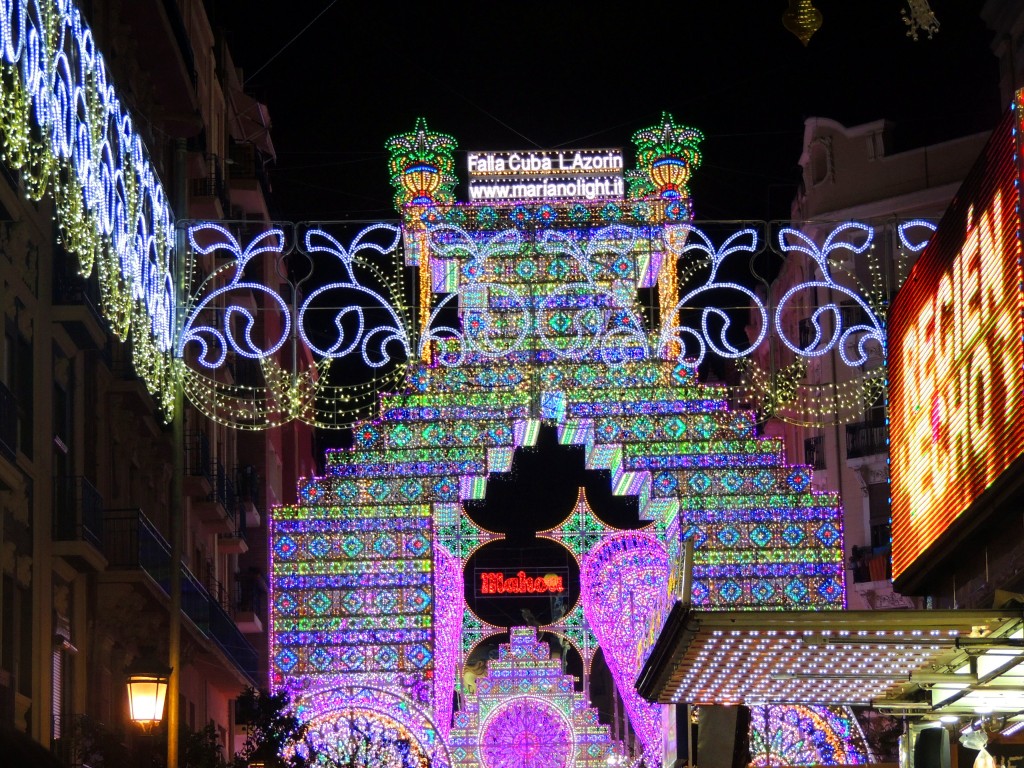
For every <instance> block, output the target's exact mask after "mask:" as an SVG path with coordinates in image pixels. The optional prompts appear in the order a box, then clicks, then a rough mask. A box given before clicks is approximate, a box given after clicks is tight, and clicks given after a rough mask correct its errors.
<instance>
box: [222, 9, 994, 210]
mask: <svg viewBox="0 0 1024 768" xmlns="http://www.w3.org/2000/svg"><path fill="white" fill-rule="evenodd" d="M815 4H816V6H817V7H818V8H819V9H820V10H821V12H822V14H823V15H824V24H823V26H822V27H821V29H820V30H819V31H818V32H817V34H816V35H815V36H814V37H813V38H812V39H811V41H810V44H809V45H808V46H807V47H806V48H805V47H804V46H803V45H802V44H801V43H800V41H799V40H797V38H796V37H795V36H794V35H793V34H792V33H790V32H789V31H788V30H786V29H785V28H784V27H783V25H782V21H781V17H782V14H783V12H784V11H785V10H786V5H787V2H786V0H735V1H734V2H725V1H724V0H722V1H717V2H703V3H694V2H677V3H671V4H669V3H646V4H639V3H637V4H623V5H622V6H617V7H616V9H615V11H614V12H611V13H608V12H599V11H597V10H596V5H594V4H583V3H569V2H545V3H535V2H517V3H494V2H485V3H481V2H475V3H459V2H446V3H420V4H412V3H383V2H364V3H349V2H342V1H341V0H338V1H337V2H334V3H333V4H331V0H318V2H316V3H313V2H301V1H300V2H292V3H277V4H275V5H274V7H275V8H276V9H284V8H287V9H290V12H286V11H284V10H275V12H274V14H273V15H267V14H262V13H259V12H257V11H254V6H253V4H252V3H251V1H250V0H212V2H211V3H210V6H211V14H212V16H213V20H214V24H215V26H216V27H218V28H219V29H221V30H222V31H223V32H224V33H225V34H226V35H227V36H228V40H229V43H230V46H231V49H232V52H233V55H234V58H235V63H236V65H237V66H239V67H241V68H242V69H243V71H244V73H245V75H244V76H245V77H246V79H247V82H246V89H247V91H248V92H249V93H250V94H252V95H254V96H255V97H256V98H258V99H259V100H261V101H263V102H264V103H266V104H267V106H268V107H269V110H270V115H271V117H272V120H273V133H272V135H273V139H274V143H275V145H276V148H277V152H278V157H277V162H276V164H274V165H272V166H271V168H270V175H271V180H272V183H273V189H274V195H273V200H272V205H273V212H274V215H275V217H277V218H279V219H282V220H318V219H319V220H335V219H357V220H358V219H373V218H380V217H389V218H394V217H395V211H394V209H393V207H392V203H391V197H392V190H391V188H390V186H389V184H388V178H387V177H388V174H387V154H386V152H385V151H384V143H385V141H387V139H388V138H389V137H390V136H392V135H394V134H396V133H401V132H406V131H410V130H412V128H413V123H414V121H415V119H416V118H417V117H420V116H422V117H425V118H426V119H427V123H428V125H429V127H430V128H431V129H432V130H436V131H441V132H444V133H448V134H451V135H453V136H454V137H455V138H456V140H457V141H458V145H459V148H460V150H463V151H460V152H459V154H458V155H457V157H456V172H457V174H458V175H459V176H460V177H461V178H462V179H465V174H466V170H465V164H466V160H465V152H464V151H465V150H516V149H530V148H543V149H555V148H562V147H572V148H604V147H621V148H623V149H624V150H625V151H626V157H627V167H631V164H632V143H631V137H632V134H633V133H634V132H635V131H636V130H638V129H641V128H645V127H648V126H651V125H654V124H656V123H658V121H659V119H660V116H661V113H662V111H668V112H670V113H671V114H672V115H673V116H674V117H675V119H676V121H677V122H679V123H683V124H686V125H690V126H693V127H695V128H698V129H700V130H701V131H703V132H704V134H705V137H706V139H705V141H704V143H703V145H702V148H703V153H704V163H703V166H702V167H701V168H700V170H699V171H698V172H697V174H696V178H695V181H694V182H693V184H692V191H693V196H694V201H695V209H696V211H695V212H696V216H697V218H699V219H700V218H702V219H771V218H786V217H788V212H789V202H790V200H791V199H792V196H793V193H794V190H795V188H796V182H797V181H798V179H799V172H798V167H797V160H798V158H799V156H800V151H801V139H802V135H803V121H804V119H805V118H806V117H809V116H817V117H829V118H832V119H836V120H839V121H840V122H842V123H844V124H846V125H856V124H860V123H863V122H868V121H872V120H877V119H880V118H883V117H884V118H889V119H892V120H895V121H897V124H898V126H899V130H898V132H897V137H898V138H899V139H900V141H901V144H902V145H903V146H902V147H901V148H904V149H905V148H909V147H912V146H915V145H921V144H923V143H928V142H931V141H936V140H942V139H946V138H952V137H954V136H957V135H962V134H966V133H970V132H973V131H977V130H986V129H989V128H991V127H992V125H994V123H995V120H996V119H997V116H998V114H999V111H1000V110H1001V108H1002V106H1003V105H1001V104H1000V103H999V95H998V87H997V77H998V67H997V62H996V59H995V57H994V56H993V55H992V53H991V51H990V42H991V38H992V34H991V32H989V31H988V30H987V29H986V28H985V25H984V23H983V22H982V21H981V19H980V17H979V16H978V9H979V8H980V6H981V3H980V2H979V3H976V2H964V1H963V0H931V6H932V8H933V10H934V11H935V13H936V15H937V17H938V19H939V21H940V23H941V27H940V29H939V32H938V34H937V35H936V36H935V37H934V38H933V39H932V40H928V39H926V38H922V39H920V40H919V41H917V42H914V41H912V40H911V39H910V38H909V37H908V36H907V34H906V30H907V26H906V25H905V24H904V22H903V20H902V19H901V17H900V9H901V8H905V7H906V5H907V4H906V2H905V0H877V1H875V2H850V0H815ZM325 8H326V11H324V9H325ZM640 9H644V12H642V13H641V12H639V11H640ZM321 11H324V12H323V13H322V15H321ZM318 16H319V18H317V17H318ZM314 19H315V21H314ZM311 22H312V23H311ZM307 26H308V28H306V27H307ZM303 29H305V31H303ZM296 35H297V36H298V37H296ZM293 39H294V42H291V43H290V44H289V45H287V47H284V49H283V50H282V47H283V46H285V44H286V43H289V41H291V40H293Z"/></svg>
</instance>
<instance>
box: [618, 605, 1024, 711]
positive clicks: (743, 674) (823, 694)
mask: <svg viewBox="0 0 1024 768" xmlns="http://www.w3.org/2000/svg"><path fill="white" fill-rule="evenodd" d="M1022 661H1024V620H1022V614H1021V612H1020V611H993V610H987V611H986V610H938V611H937V610H899V611H702V610H694V609H691V608H689V607H688V606H686V605H685V604H684V603H677V604H676V606H675V608H674V609H673V610H672V612H671V614H670V615H669V618H668V620H667V621H666V623H665V627H664V628H663V629H662V631H661V634H660V635H659V637H658V640H657V642H656V643H655V645H654V648H653V649H652V651H651V653H650V655H649V657H648V660H647V662H646V664H645V665H644V668H643V670H642V671H641V674H640V677H639V679H638V680H637V689H638V690H639V692H640V694H641V695H642V696H644V697H645V698H647V699H648V700H650V701H656V702H660V703H663V704H680V703H687V704H695V705H701V704H704V705H710V704H722V705H730V704H731V705H747V706H751V705H755V704H846V705H850V706H867V707H873V708H875V709H878V710H880V711H886V712H889V713H893V714H906V715H919V716H921V717H925V718H936V719H937V718H939V717H941V716H943V715H947V716H952V715H957V716H960V717H968V716H976V715H989V716H995V717H1000V718H1003V719H1004V720H1005V721H1006V722H1007V723H1013V722H1015V721H1016V720H1018V719H1021V720H1022V721H1024V715H1022V713H1024V666H1020V665H1021V662H1022Z"/></svg>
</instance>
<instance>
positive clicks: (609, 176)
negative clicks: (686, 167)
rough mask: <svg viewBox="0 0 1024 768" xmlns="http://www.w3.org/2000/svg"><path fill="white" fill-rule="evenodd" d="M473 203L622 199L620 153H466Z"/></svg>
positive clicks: (526, 151) (589, 151) (596, 150)
mask: <svg viewBox="0 0 1024 768" xmlns="http://www.w3.org/2000/svg"><path fill="white" fill-rule="evenodd" d="M467 159H468V168H469V200H470V202H472V203H486V202H507V201H509V200H521V201H523V202H532V201H539V200H552V201H554V200H568V199H572V198H582V199H584V200H597V199H603V198H615V199H622V198H623V197H625V183H624V181H623V176H622V150H621V149H576V150H560V149H559V150H554V149H531V150H523V151H514V152H469V153H468V156H467Z"/></svg>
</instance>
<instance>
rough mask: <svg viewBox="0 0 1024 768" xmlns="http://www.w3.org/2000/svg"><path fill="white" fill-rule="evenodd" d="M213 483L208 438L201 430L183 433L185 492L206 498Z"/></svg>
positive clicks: (192, 495)
mask: <svg viewBox="0 0 1024 768" xmlns="http://www.w3.org/2000/svg"><path fill="white" fill-rule="evenodd" d="M213 484H214V478H213V456H212V454H211V452H210V438H208V437H207V436H206V434H205V433H203V432H192V433H189V434H187V435H185V494H186V495H188V496H190V497H191V498H193V499H197V498H198V499H206V498H207V497H208V496H209V495H210V494H211V493H212V492H213Z"/></svg>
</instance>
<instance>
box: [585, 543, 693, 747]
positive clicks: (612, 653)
mask: <svg viewBox="0 0 1024 768" xmlns="http://www.w3.org/2000/svg"><path fill="white" fill-rule="evenodd" d="M671 570H672V565H671V563H670V562H669V559H668V551H667V549H666V546H665V544H663V543H662V542H661V541H659V540H658V537H657V536H654V535H652V534H651V533H647V532H640V531H622V532H620V533H618V534H617V535H615V536H610V537H608V538H606V539H605V540H604V541H603V542H601V543H600V544H599V545H598V546H596V547H594V548H593V549H591V550H590V551H589V552H588V553H587V554H586V556H585V557H584V558H583V566H582V570H581V571H580V581H581V582H582V584H581V592H582V596H583V610H584V615H585V616H586V617H587V621H588V622H589V624H590V626H591V627H592V628H593V630H594V634H595V635H596V636H597V640H598V642H599V643H600V644H601V648H602V650H603V651H604V657H605V660H606V662H607V663H608V668H609V669H610V670H611V673H612V678H613V679H614V680H615V684H616V687H617V688H618V691H619V695H620V696H621V697H622V702H623V704H624V706H625V709H626V712H627V713H628V714H629V719H630V722H631V723H632V724H633V728H634V729H635V731H636V733H637V736H638V737H639V739H640V742H641V744H643V749H644V753H645V754H646V755H647V756H648V762H649V763H650V764H652V765H653V764H655V763H656V762H657V759H658V756H659V754H660V752H661V706H660V705H658V704H651V703H650V702H648V701H644V700H643V699H642V698H641V697H640V694H638V693H637V692H636V687H635V685H634V681H635V680H636V679H637V677H638V676H639V674H640V668H641V666H642V665H643V662H644V660H645V659H646V653H645V651H647V650H649V648H646V647H645V641H646V640H647V629H648V626H649V625H650V622H651V620H652V618H653V617H654V616H655V615H657V614H658V613H659V612H664V610H665V604H666V603H669V602H670V601H671V598H673V597H674V595H672V594H671V593H670V591H669V588H668V583H669V574H670V572H671Z"/></svg>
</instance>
